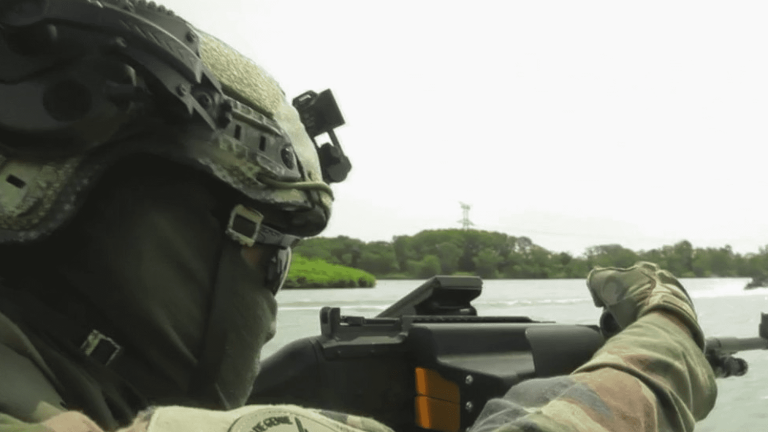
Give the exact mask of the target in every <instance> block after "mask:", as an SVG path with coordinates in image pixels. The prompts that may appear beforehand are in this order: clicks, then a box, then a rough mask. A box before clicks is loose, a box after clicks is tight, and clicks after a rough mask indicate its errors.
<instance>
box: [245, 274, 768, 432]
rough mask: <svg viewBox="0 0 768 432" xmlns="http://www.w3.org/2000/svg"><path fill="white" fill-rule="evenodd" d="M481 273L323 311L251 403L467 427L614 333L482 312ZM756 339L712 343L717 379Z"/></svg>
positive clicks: (271, 368)
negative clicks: (354, 310) (369, 304)
mask: <svg viewBox="0 0 768 432" xmlns="http://www.w3.org/2000/svg"><path fill="white" fill-rule="evenodd" d="M481 292H482V280H481V279H480V278H478V277H464V276H435V277H433V278H431V279H429V280H427V281H426V282H425V283H424V284H422V285H421V286H420V287H418V288H416V289H415V290H414V291H412V292H411V293H409V294H408V295H406V296H405V297H403V298H402V299H400V300H398V301H397V302H395V303H394V304H393V305H392V306H390V307H389V308H387V309H386V310H385V311H383V312H382V313H380V314H379V315H377V316H376V317H374V318H365V317H360V316H342V315H341V311H340V309H339V308H334V307H324V308H322V309H321V311H320V328H321V334H320V335H319V336H314V337H309V338H303V339H299V340H296V341H294V342H292V343H290V344H288V345H286V346H285V347H283V348H282V349H281V350H280V351H278V352H277V353H275V354H274V355H272V356H270V357H269V358H267V359H265V360H264V362H263V363H262V369H261V372H260V373H259V375H258V376H257V378H256V381H255V383H254V389H253V392H252V393H251V395H250V398H249V400H248V403H250V404H264V403H271V404H274V403H285V404H296V405H301V406H305V407H312V408H319V409H325V410H332V411H338V412H343V413H348V414H354V415H362V416H367V417H371V418H374V419H376V420H378V421H380V422H382V423H384V424H386V425H388V426H390V427H391V428H393V429H394V430H397V431H404V432H406V431H408V432H411V431H413V432H416V431H418V432H424V431H426V430H433V431H440V432H458V431H463V430H466V429H467V428H468V427H469V426H471V425H472V424H473V423H474V421H475V419H476V418H477V416H478V414H479V413H480V411H481V410H482V409H483V406H484V405H485V403H486V402H487V401H488V400H489V399H491V398H494V397H499V396H502V395H504V393H506V391H507V390H509V388H510V387H512V386H513V385H515V384H517V383H519V382H521V381H523V380H526V379H530V378H543V377H551V376H556V375H564V374H569V373H571V372H573V371H574V370H575V369H577V368H578V367H579V366H581V365H582V364H584V363H585V362H587V361H588V360H589V359H590V358H591V357H592V355H593V354H594V353H595V352H596V351H597V350H598V349H599V348H600V347H601V346H602V345H603V343H604V342H605V340H606V336H607V335H610V333H608V332H605V331H604V329H603V330H601V328H600V326H595V325H570V324H557V323H554V322H551V321H534V320H532V319H530V318H528V317H520V316H502V317H482V316H477V311H476V309H475V308H474V307H473V306H472V305H471V304H470V302H471V301H472V300H473V299H475V298H477V297H478V296H479V295H480V294H481ZM759 331H760V337H757V338H745V339H744V338H735V337H725V338H709V339H707V344H706V349H705V355H706V357H707V360H709V362H710V364H711V366H712V368H713V371H714V372H715V374H716V375H717V376H719V377H727V376H732V375H733V376H740V375H744V374H745V373H746V372H747V363H746V362H745V361H744V360H742V359H737V358H734V357H732V354H734V353H736V352H739V351H744V350H753V349H768V314H762V321H761V324H760V328H759Z"/></svg>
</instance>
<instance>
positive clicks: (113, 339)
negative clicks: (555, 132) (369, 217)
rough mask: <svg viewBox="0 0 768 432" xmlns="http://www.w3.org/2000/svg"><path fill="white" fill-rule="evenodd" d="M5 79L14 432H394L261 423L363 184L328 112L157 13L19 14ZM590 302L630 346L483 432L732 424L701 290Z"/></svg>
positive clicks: (8, 383) (650, 284)
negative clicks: (281, 301)
mask: <svg viewBox="0 0 768 432" xmlns="http://www.w3.org/2000/svg"><path fill="white" fill-rule="evenodd" d="M0 59H2V61H0V107H2V108H0V245H2V246H0V275H2V282H1V283H0V431H3V432H4V431H10V430H14V431H15V430H46V431H51V430H53V431H57V432H58V431H99V430H117V429H119V428H121V427H130V428H131V429H132V430H136V431H139V430H147V429H149V430H151V431H158V432H160V431H180V430H190V429H194V430H206V431H207V430H210V431H222V432H223V431H227V430H233V431H240V430H243V431H246V430H251V431H257V432H265V431H266V430H271V431H272V432H282V431H281V429H284V430H285V431H288V430H291V431H295V430H297V429H298V430H299V431H300V432H303V431H305V430H311V431H312V432H322V431H324V430H333V431H350V432H351V431H359V430H368V431H387V430H388V428H387V427H386V426H384V425H381V424H379V423H378V422H375V421H373V420H369V419H364V418H359V417H354V416H347V415H338V414H332V413H324V412H319V411H315V410H309V409H303V408H299V407H293V406H243V404H244V403H245V401H246V399H247V397H248V394H249V393H250V390H251V386H252V383H253V380H254V377H255V375H256V373H257V371H258V359H259V353H260V351H261V347H262V346H263V345H264V343H266V342H267V341H268V340H269V339H270V338H271V337H272V335H273V334H274V331H275V313H276V302H275V294H276V293H277V292H278V291H279V289H280V287H281V286H282V283H283V280H284V277H285V275H286V272H287V269H288V264H289V260H290V248H291V246H293V245H294V244H295V242H296V241H297V240H298V239H299V238H301V237H305V236H311V235H315V234H317V233H319V232H320V231H322V229H323V228H324V227H325V225H326V224H327V221H328V218H329V216H330V208H331V202H332V193H331V190H330V187H329V186H328V184H329V183H331V182H337V181H341V180H343V179H344V177H345V176H346V173H347V172H348V171H349V168H350V166H349V162H348V161H347V160H346V158H345V157H344V155H343V153H342V152H341V150H340V148H339V147H338V143H337V142H336V139H335V135H334V134H333V130H332V128H333V127H335V126H338V125H339V124H340V123H341V122H342V121H341V120H340V119H341V117H340V114H339V113H338V110H337V108H335V103H333V101H332V97H331V96H330V95H329V94H328V93H321V94H320V95H317V94H314V93H307V94H304V95H302V96H300V97H299V98H297V99H296V100H294V102H293V105H294V106H295V107H296V109H294V107H292V106H291V105H289V104H288V103H287V102H286V100H285V96H284V95H283V93H282V91H281V90H280V88H279V87H278V85H277V84H276V83H275V82H274V81H273V80H272V79H271V78H270V77H269V76H268V75H267V74H265V73H264V71H263V70H262V69H261V68H260V67H259V66H257V65H255V64H254V63H252V62H251V61H249V60H247V59H245V58H243V57H242V56H241V55H240V54H239V53H237V52H236V51H234V50H232V49H231V48H230V47H228V46H227V45H226V44H224V43H222V42H220V41H218V40H217V39H215V38H213V37H211V36H209V35H206V34H204V33H202V32H200V31H197V30H196V29H194V28H193V27H191V26H190V25H189V24H188V23H186V22H185V21H184V20H182V19H180V18H178V17H176V16H174V15H173V14H172V13H171V12H170V11H168V10H166V9H164V8H163V7H159V6H156V5H154V4H153V3H149V4H147V3H145V2H143V1H133V0H102V1H101V2H99V1H92V0H0ZM322 132H328V133H329V135H330V137H331V139H332V141H333V142H334V145H328V144H327V145H325V146H322V147H320V148H319V149H318V147H317V146H316V145H315V144H314V137H315V136H316V135H317V134H319V133H322ZM589 287H590V290H591V292H592V293H593V296H594V298H595V301H596V304H598V305H599V306H605V307H607V308H608V310H609V311H610V312H611V313H612V314H613V316H615V318H616V321H617V323H618V325H619V326H620V327H621V328H623V329H624V330H623V331H622V332H621V333H620V334H619V335H618V336H614V337H613V338H612V339H611V340H610V341H609V342H608V343H607V344H606V345H605V347H604V348H603V349H602V350H601V351H600V352H598V354H596V356H595V357H594V358H593V359H592V360H591V361H590V362H588V363H587V364H585V365H584V366H583V367H581V368H580V369H579V370H578V371H576V373H574V374H573V375H571V376H569V377H559V378H552V379H549V380H532V381H529V382H525V383H522V384H520V385H518V386H516V387H514V388H513V389H511V390H510V392H509V393H508V394H507V395H506V397H505V398H502V399H497V400H494V401H491V402H490V403H489V404H488V405H487V406H486V409H485V411H484V412H483V414H482V415H481V417H480V420H479V421H478V423H477V424H476V425H475V429H476V430H478V431H487V430H495V429H504V430H553V431H554V430H558V431H559V430H590V431H593V430H601V429H600V428H602V429H604V430H670V428H675V429H674V430H691V428H692V424H693V422H694V420H695V419H699V418H703V417H704V416H705V415H706V414H707V413H708V412H709V410H711V408H712V406H713V404H714V399H715V386H714V381H713V377H712V373H711V370H710V369H709V367H708V364H707V363H706V361H705V360H704V357H703V355H702V353H701V348H702V346H703V336H702V334H701V329H700V328H699V326H698V324H697V322H696V316H695V313H694V312H693V307H692V305H691V303H690V300H689V299H688V298H687V296H686V295H684V294H685V291H684V289H683V288H682V286H681V285H680V284H679V282H677V281H676V280H675V279H674V278H673V277H672V276H671V275H669V274H667V273H665V272H661V271H659V270H658V269H656V268H655V267H653V266H652V265H646V264H643V265H639V266H636V267H633V268H631V269H628V270H623V269H604V270H597V271H595V272H593V273H592V274H591V275H590V279H589ZM665 428H666V429H665Z"/></svg>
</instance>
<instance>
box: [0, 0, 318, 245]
mask: <svg viewBox="0 0 768 432" xmlns="http://www.w3.org/2000/svg"><path fill="white" fill-rule="evenodd" d="M29 41H34V43H30V42H29ZM0 58H3V59H4V61H3V62H2V64H0V101H5V102H4V103H0V243H3V242H23V241H28V240H33V239H36V238H40V237H43V236H45V235H47V234H49V233H51V232H53V231H54V230H56V229H57V228H58V227H59V226H61V224H62V223H63V222H64V221H66V220H67V219H68V218H70V217H71V216H72V215H73V214H74V213H75V212H76V211H77V207H78V205H79V203H80V202H82V200H83V199H84V196H85V194H86V192H87V190H88V189H89V188H90V186H91V185H92V184H93V183H95V182H96V181H97V179H98V178H99V175H100V174H101V173H102V172H104V170H106V169H108V167H109V166H110V165H111V164H113V163H114V162H116V161H118V160H120V159H121V158H124V157H126V156H127V155H131V154H142V153H145V154H153V155H157V156H161V157H164V158H167V159H169V160H172V161H174V162H178V163H182V164H185V165H188V166H191V167H193V168H197V169H200V170H204V171H206V172H208V173H210V174H211V175H212V176H214V177H216V178H218V179H219V180H221V181H222V182H224V183H226V184H228V185H229V186H231V187H232V188H234V189H236V190H238V191H240V192H241V193H242V195H243V196H244V197H246V198H247V199H248V200H251V201H253V204H254V205H256V206H258V205H259V204H263V205H268V206H272V207H274V208H278V209H279V210H281V211H282V212H283V213H282V214H284V215H287V218H286V220H281V221H279V222H280V223H279V226H280V228H282V229H283V230H284V231H285V232H288V233H293V234H296V235H314V234H316V233H318V232H319V231H321V230H322V229H323V228H324V227H325V225H326V224H327V220H328V217H329V216H330V208H331V203H332V195H331V190H330V187H329V186H328V185H327V184H326V183H325V182H323V171H322V168H321V165H320V162H319V160H318V154H317V149H316V146H315V145H314V142H313V141H314V140H313V139H312V138H310V136H309V135H307V132H306V130H305V128H304V126H303V124H302V121H301V119H300V117H299V114H298V113H297V111H296V110H295V109H294V108H293V107H292V106H291V105H289V104H288V102H287V101H286V99H285V96H284V94H283V92H282V90H281V89H280V87H279V86H278V84H277V83H276V82H275V81H274V80H273V79H272V78H271V77H270V76H269V75H268V74H267V73H266V72H265V71H264V70H263V69H262V68H261V67H259V66H258V65H256V64H255V63H253V62H252V61H250V60H249V59H247V58H245V57H244V56H242V55H241V54H240V53H238V52H237V51H235V50H234V49H232V48H231V47H229V46H228V45H226V44H225V43H223V42H221V41H219V40H218V39H216V38H214V37H213V36H210V35H207V34H205V33H203V32H200V31H198V30H196V29H194V28H193V27H191V26H190V25H189V24H188V23H186V22H185V21H184V20H182V19H180V18H178V17H176V16H175V15H173V13H172V12H170V11H168V10H166V9H165V8H163V7H162V6H156V5H154V3H151V2H150V3H149V4H147V3H145V2H143V1H137V2H133V1H130V0H107V1H102V2H97V1H87V0H2V2H0ZM5 59H7V61H6V60H5ZM11 101H13V102H12V103H13V105H14V106H13V107H11Z"/></svg>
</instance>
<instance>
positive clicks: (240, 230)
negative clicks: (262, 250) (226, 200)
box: [226, 204, 264, 247]
mask: <svg viewBox="0 0 768 432" xmlns="http://www.w3.org/2000/svg"><path fill="white" fill-rule="evenodd" d="M263 220H264V215H262V214H261V213H259V212H257V211H256V210H253V209H250V208H248V207H246V206H244V205H242V204H238V205H236V206H235V208H233V209H232V213H230V215H229V224H227V231H226V232H227V235H228V236H229V237H230V238H231V239H232V240H234V241H236V242H238V243H240V244H241V245H243V246H247V247H251V246H253V244H254V243H255V242H256V237H258V235H259V231H260V230H261V222H262V221H263Z"/></svg>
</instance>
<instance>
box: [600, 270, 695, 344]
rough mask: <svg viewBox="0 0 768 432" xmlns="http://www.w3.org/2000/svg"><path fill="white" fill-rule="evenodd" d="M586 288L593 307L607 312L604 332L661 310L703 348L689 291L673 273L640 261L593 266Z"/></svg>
mask: <svg viewBox="0 0 768 432" xmlns="http://www.w3.org/2000/svg"><path fill="white" fill-rule="evenodd" d="M587 287H589V292H590V294H592V299H593V300H594V302H595V306H597V307H603V308H605V309H606V313H604V314H603V317H602V318H601V320H600V327H601V328H602V329H603V331H604V332H607V333H609V334H610V333H613V332H616V331H618V330H622V329H625V328H626V327H627V326H629V325H630V324H632V323H633V322H635V320H637V319H639V318H640V317H642V316H644V315H646V314H648V313H649V312H651V311H664V312H666V313H671V314H673V315H674V316H675V317H676V318H677V319H678V320H679V321H680V322H682V323H683V324H684V325H685V326H686V327H688V329H689V330H690V331H691V335H692V336H693V339H694V341H696V343H697V344H698V345H699V347H701V349H702V350H703V349H704V333H703V332H702V331H701V327H699V323H698V320H697V318H696V311H695V309H694V308H693V302H691V298H690V297H689V296H688V292H686V291H685V288H683V285H682V284H681V283H680V281H678V280H677V278H675V277H674V276H673V275H672V273H670V272H668V271H666V270H661V269H660V268H659V266H657V265H656V264H652V263H649V262H642V261H641V262H638V263H636V264H635V265H634V266H632V267H629V268H616V267H605V268H603V267H595V268H594V269H593V270H592V271H591V272H589V276H587ZM611 326H614V328H613V329H612V328H611Z"/></svg>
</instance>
